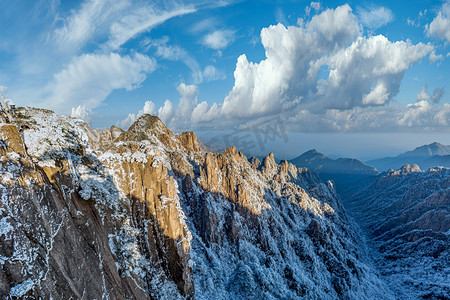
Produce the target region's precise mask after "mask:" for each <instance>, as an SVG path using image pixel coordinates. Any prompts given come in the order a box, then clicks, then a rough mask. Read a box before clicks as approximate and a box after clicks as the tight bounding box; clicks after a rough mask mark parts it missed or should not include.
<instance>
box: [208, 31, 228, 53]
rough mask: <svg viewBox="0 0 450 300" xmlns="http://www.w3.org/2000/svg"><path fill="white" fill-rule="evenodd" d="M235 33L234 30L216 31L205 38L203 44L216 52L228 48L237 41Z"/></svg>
mask: <svg viewBox="0 0 450 300" xmlns="http://www.w3.org/2000/svg"><path fill="white" fill-rule="evenodd" d="M234 34H235V32H234V31H233V30H228V29H225V30H215V31H213V32H211V33H208V34H206V35H205V36H204V37H203V40H202V43H203V45H205V46H206V47H209V48H211V49H214V50H219V49H223V48H226V47H227V46H228V45H229V44H231V43H232V42H233V41H234V39H235V35H234Z"/></svg>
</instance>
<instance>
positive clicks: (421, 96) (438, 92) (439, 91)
mask: <svg viewBox="0 0 450 300" xmlns="http://www.w3.org/2000/svg"><path fill="white" fill-rule="evenodd" d="M427 89H428V85H427V84H426V83H425V84H424V85H423V87H422V89H421V90H420V92H419V93H418V94H417V97H416V101H423V100H432V101H433V102H434V103H439V101H441V98H442V96H443V95H444V88H443V87H441V88H436V89H434V91H433V95H430V94H428V92H427Z"/></svg>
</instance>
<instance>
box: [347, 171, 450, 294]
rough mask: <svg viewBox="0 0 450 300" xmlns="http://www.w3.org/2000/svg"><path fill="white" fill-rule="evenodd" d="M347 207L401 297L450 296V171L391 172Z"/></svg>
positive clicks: (392, 286)
mask: <svg viewBox="0 0 450 300" xmlns="http://www.w3.org/2000/svg"><path fill="white" fill-rule="evenodd" d="M346 206H347V207H348V208H350V209H351V213H352V215H354V216H355V217H356V218H357V219H358V221H359V222H360V224H362V226H363V227H364V229H365V230H366V232H367V233H368V238H369V240H370V241H371V243H372V246H373V248H374V249H375V250H376V252H377V253H375V252H374V257H375V258H376V262H377V265H378V267H379V269H380V271H381V272H382V275H384V276H386V278H387V280H386V281H387V282H388V283H389V284H390V286H391V288H392V289H393V290H394V291H395V292H396V293H397V294H398V295H400V296H399V297H400V298H408V297H409V298H412V299H418V298H424V299H448V298H449V297H450V286H449V274H450V240H449V232H450V169H446V168H432V169H429V170H427V171H421V170H420V168H419V167H418V166H417V165H405V166H403V167H402V168H400V169H399V170H396V171H394V170H389V171H388V172H386V173H384V174H382V175H381V176H380V178H379V179H378V180H377V181H375V182H374V183H373V184H372V185H370V186H369V187H367V188H366V189H365V190H363V191H362V192H361V193H359V194H357V195H355V196H354V197H353V198H352V199H350V201H349V202H348V203H347V205H346Z"/></svg>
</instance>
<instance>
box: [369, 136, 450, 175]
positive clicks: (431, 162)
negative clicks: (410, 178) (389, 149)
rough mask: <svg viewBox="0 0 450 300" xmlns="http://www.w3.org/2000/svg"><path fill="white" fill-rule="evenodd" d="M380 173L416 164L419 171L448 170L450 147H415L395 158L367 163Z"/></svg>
mask: <svg viewBox="0 0 450 300" xmlns="http://www.w3.org/2000/svg"><path fill="white" fill-rule="evenodd" d="M367 164H368V165H371V166H374V167H375V168H377V169H378V170H380V171H387V170H389V169H398V168H400V167H402V166H404V165H407V164H417V165H419V167H420V168H421V169H424V170H426V169H429V168H433V167H437V166H442V167H446V168H450V145H442V144H439V143H436V142H434V143H432V144H429V145H424V146H420V147H417V148H416V149H414V150H412V151H408V152H405V153H403V154H400V155H398V156H396V157H386V158H380V159H375V160H370V161H367Z"/></svg>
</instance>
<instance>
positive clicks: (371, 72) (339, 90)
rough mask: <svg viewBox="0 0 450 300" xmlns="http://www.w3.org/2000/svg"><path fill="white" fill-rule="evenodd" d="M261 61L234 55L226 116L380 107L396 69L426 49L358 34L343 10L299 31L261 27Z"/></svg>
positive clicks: (390, 92) (391, 90)
mask: <svg viewBox="0 0 450 300" xmlns="http://www.w3.org/2000/svg"><path fill="white" fill-rule="evenodd" d="M261 41H262V44H263V46H264V49H265V52H266V59H265V60H263V61H261V62H259V63H252V62H249V61H248V60H247V57H246V56H245V55H241V56H240V57H239V58H238V61H237V64H236V69H235V72H234V77H235V84H234V87H233V89H232V90H231V91H230V93H229V94H228V96H227V97H226V98H225V100H224V103H223V113H224V114H225V115H227V116H228V117H237V118H251V117H257V116H262V115H265V114H271V113H279V112H282V111H290V110H293V109H295V108H296V107H300V106H301V107H303V108H308V109H310V110H315V111H317V110H319V111H320V110H324V109H350V108H353V107H355V106H367V105H382V104H385V103H387V102H389V101H390V100H391V99H392V98H393V97H394V96H395V95H396V94H397V93H398V89H399V86H400V82H401V80H402V78H403V75H404V72H405V71H406V70H407V69H408V68H409V67H410V66H411V65H412V64H414V63H416V62H417V61H419V60H420V59H421V58H422V57H424V56H425V55H427V54H428V53H430V52H431V51H432V50H433V47H432V46H431V45H424V44H421V43H419V44H417V45H413V44H412V43H411V42H410V41H407V42H403V41H399V42H390V41H389V40H388V39H387V38H385V37H384V36H381V35H379V36H371V37H363V36H361V31H360V27H359V24H358V22H357V19H356V17H355V16H354V15H353V13H352V10H351V8H350V7H349V6H348V5H343V6H340V7H338V8H336V9H334V10H333V9H328V10H326V11H324V12H322V13H321V14H319V15H316V16H314V17H312V19H311V21H310V22H308V23H306V24H304V25H300V26H290V27H287V28H286V27H285V26H283V25H281V24H278V25H276V26H270V27H268V28H264V29H263V30H262V31H261Z"/></svg>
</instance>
